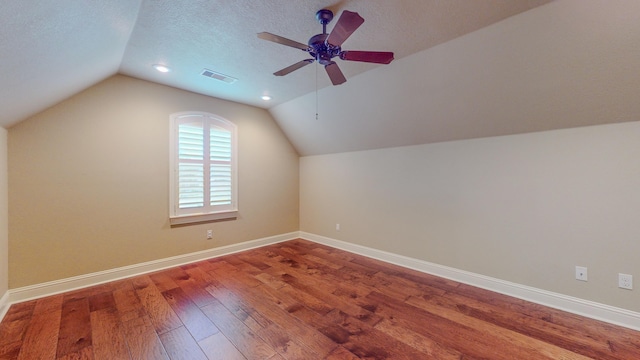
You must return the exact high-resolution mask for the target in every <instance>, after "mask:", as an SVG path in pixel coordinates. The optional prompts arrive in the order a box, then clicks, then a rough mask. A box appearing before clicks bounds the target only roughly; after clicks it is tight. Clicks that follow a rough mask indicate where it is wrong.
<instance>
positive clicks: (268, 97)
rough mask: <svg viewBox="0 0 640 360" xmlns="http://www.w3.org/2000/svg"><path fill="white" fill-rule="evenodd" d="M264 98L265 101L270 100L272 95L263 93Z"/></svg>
mask: <svg viewBox="0 0 640 360" xmlns="http://www.w3.org/2000/svg"><path fill="white" fill-rule="evenodd" d="M262 100H264V101H269V100H271V96H269V95H262Z"/></svg>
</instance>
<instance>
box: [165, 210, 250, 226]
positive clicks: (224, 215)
mask: <svg viewBox="0 0 640 360" xmlns="http://www.w3.org/2000/svg"><path fill="white" fill-rule="evenodd" d="M236 218H238V210H230V211H221V212H216V213H208V214H194V215H180V216H170V217H169V224H170V225H171V226H180V225H188V224H196V223H203V222H212V221H220V220H235V219H236Z"/></svg>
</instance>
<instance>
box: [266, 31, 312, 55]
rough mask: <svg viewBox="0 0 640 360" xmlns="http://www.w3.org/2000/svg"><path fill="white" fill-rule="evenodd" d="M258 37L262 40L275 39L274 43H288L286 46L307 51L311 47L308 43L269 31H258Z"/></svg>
mask: <svg viewBox="0 0 640 360" xmlns="http://www.w3.org/2000/svg"><path fill="white" fill-rule="evenodd" d="M258 37H259V38H260V39H262V40H268V41H273V42H274V43H278V44H282V45H286V46H291V47H294V48H296V49H300V50H304V51H307V50H308V49H309V46H308V45H305V44H303V43H299V42H297V41H293V40H290V39H287V38H284V37H282V36H278V35H274V34H272V33H268V32H261V33H258Z"/></svg>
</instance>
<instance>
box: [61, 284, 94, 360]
mask: <svg viewBox="0 0 640 360" xmlns="http://www.w3.org/2000/svg"><path fill="white" fill-rule="evenodd" d="M91 341H92V339H91V320H90V314H89V300H88V298H86V297H78V296H77V293H74V294H71V295H70V296H69V297H65V299H64V301H63V303H62V315H61V320H60V332H59V338H58V348H57V354H56V356H57V357H58V358H63V357H65V356H67V355H71V354H85V353H86V351H83V350H84V348H86V347H89V346H91ZM83 356H84V355H83Z"/></svg>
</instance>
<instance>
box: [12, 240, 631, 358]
mask: <svg viewBox="0 0 640 360" xmlns="http://www.w3.org/2000/svg"><path fill="white" fill-rule="evenodd" d="M128 358H131V359H153V360H156V359H158V360H173V359H189V360H192V359H196V360H197V359H208V360H211V359H231V360H235V359H238V360H241V359H261V360H262V359H271V360H285V359H287V360H290V359H305V360H309V359H313V360H315V359H333V360H335V359H348V360H353V359H359V358H362V359H412V360H413V359H445V360H449V359H465V360H470V359H491V360H501V359H509V360H511V359H527V360H528V359H536V360H538V359H539V360H545V359H546V360H549V359H554V360H555V359H573V360H582V359H587V358H588V359H598V360H614V359H615V360H631V359H634V360H637V359H640V332H638V331H634V330H631V329H627V328H622V327H619V326H615V325H612V324H607V323H603V322H600V321H596V320H592V319H587V318H585V317H581V316H579V315H576V314H569V313H565V312H562V311H560V310H556V309H550V308H547V307H544V306H542V305H538V304H533V303H529V302H527V301H524V300H520V299H515V298H511V297H508V296H505V295H501V294H496V293H493V292H491V291H488V290H484V289H479V288H475V287H472V286H469V285H465V284H461V283H458V282H455V281H451V280H447V279H443V278H438V277H436V276H432V275H428V274H424V273H420V272H418V271H415V270H411V269H405V268H402V267H400V266H397V265H393V264H389V263H384V262H380V261H378V260H374V259H371V258H367V257H364V256H361V255H357V254H352V253H349V252H346V251H342V250H339V249H334V248H331V247H328V246H325V245H322V244H317V243H313V242H310V241H307V240H301V239H298V240H293V241H287V242H282V243H278V244H273V245H269V246H265V247H262V248H257V249H252V250H248V251H244V252H240V253H235V254H233V255H228V256H221V257H217V258H212V259H208V260H204V261H198V262H194V263H192V264H186V265H182V266H178V267H174V268H170V269H166V270H162V271H157V272H154V273H152V274H148V275H140V276H135V277H132V278H129V279H122V280H118V281H114V282H110V283H105V284H101V285H98V286H93V287H88V288H85V289H80V290H75V291H71V292H68V293H65V294H59V295H54V296H50V297H45V298H41V299H37V300H31V301H27V302H23V303H19V304H13V305H12V306H11V307H10V308H9V310H8V312H7V314H6V316H5V317H4V319H3V320H2V322H1V323H0V359H12V360H14V359H19V360H23V359H24V360H27V359H56V360H72V359H73V360H77V359H91V360H95V359H128Z"/></svg>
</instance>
